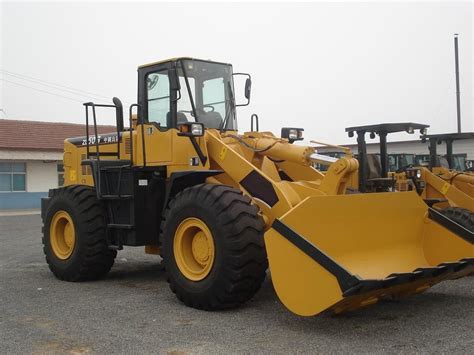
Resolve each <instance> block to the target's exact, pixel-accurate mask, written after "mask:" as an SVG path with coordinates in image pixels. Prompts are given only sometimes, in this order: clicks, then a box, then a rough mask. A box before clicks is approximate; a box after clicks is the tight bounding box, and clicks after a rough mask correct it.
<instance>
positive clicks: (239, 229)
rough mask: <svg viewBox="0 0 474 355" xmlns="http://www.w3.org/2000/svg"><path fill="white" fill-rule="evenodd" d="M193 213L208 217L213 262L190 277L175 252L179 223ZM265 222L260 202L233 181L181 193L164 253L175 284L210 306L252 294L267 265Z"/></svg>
mask: <svg viewBox="0 0 474 355" xmlns="http://www.w3.org/2000/svg"><path fill="white" fill-rule="evenodd" d="M188 217H196V218H199V219H200V220H201V221H203V222H204V223H205V224H206V225H207V226H208V228H209V229H210V231H211V233H212V236H213V239H214V247H215V259H214V264H213V266H212V269H211V271H210V273H209V274H208V275H207V276H206V277H205V278H204V279H203V280H201V281H191V280H189V279H188V278H186V277H185V276H184V275H183V274H182V273H181V271H180V270H179V268H178V266H177V265H176V261H175V257H174V251H173V241H174V237H175V231H176V228H177V227H178V226H179V224H180V223H181V221H183V220H184V219H185V218H188ZM263 228H264V223H263V219H262V217H261V216H260V215H259V214H258V207H257V206H255V205H253V204H252V203H251V199H250V198H248V197H247V196H243V195H242V193H241V192H240V191H239V190H237V189H234V188H232V187H229V186H224V185H216V184H202V185H196V186H193V187H190V188H187V189H185V190H183V191H182V192H180V193H179V194H177V195H176V196H175V197H174V198H173V199H172V200H171V201H170V203H169V206H168V208H167V209H166V211H165V214H164V217H163V223H162V231H163V234H162V236H163V248H162V253H163V255H162V256H163V259H164V265H165V269H166V273H167V276H168V282H169V283H170V288H171V290H172V291H173V292H174V293H175V294H176V296H177V297H178V299H179V300H181V301H182V302H183V303H184V304H186V305H187V306H190V307H193V308H197V309H203V310H209V311H211V310H220V309H228V308H235V307H238V306H239V305H241V304H242V303H244V302H246V301H248V300H250V299H251V298H252V297H253V296H254V295H255V293H256V292H257V291H258V290H259V289H260V286H261V285H262V282H263V280H264V279H265V276H266V269H267V267H268V262H267V256H266V252H265V244H264V239H263Z"/></svg>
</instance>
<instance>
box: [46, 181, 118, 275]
mask: <svg viewBox="0 0 474 355" xmlns="http://www.w3.org/2000/svg"><path fill="white" fill-rule="evenodd" d="M49 197H51V200H50V203H49V205H48V208H47V211H46V212H45V213H44V220H43V251H44V254H45V256H46V262H47V263H48V265H49V268H50V270H51V271H52V272H53V274H54V275H55V276H56V277H57V278H58V279H60V280H64V281H85V280H96V279H99V278H101V277H103V276H105V275H106V274H107V273H108V272H109V271H110V269H111V267H112V265H113V264H114V259H115V256H116V255H117V252H116V251H115V250H110V249H109V248H108V247H107V243H106V237H105V233H106V220H105V211H104V209H103V207H102V205H101V203H100V202H99V201H98V200H97V195H96V192H95V190H94V189H93V188H91V187H89V186H83V185H72V186H67V187H63V188H59V189H54V190H50V193H49ZM60 210H62V211H65V212H67V213H68V214H69V215H70V216H71V218H72V221H73V223H74V227H75V232H76V244H75V246H74V250H73V252H72V254H71V256H70V257H69V258H68V259H66V260H62V259H59V258H58V257H57V256H56V255H55V254H54V252H53V250H52V248H51V243H50V237H49V233H50V223H51V220H52V218H53V216H54V214H55V213H56V212H57V211H60Z"/></svg>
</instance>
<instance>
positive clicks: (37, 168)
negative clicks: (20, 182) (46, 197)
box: [26, 160, 58, 192]
mask: <svg viewBox="0 0 474 355" xmlns="http://www.w3.org/2000/svg"><path fill="white" fill-rule="evenodd" d="M57 165H58V162H56V161H55V162H48V163H44V162H43V161H32V160H30V161H27V162H26V191H27V192H44V191H48V190H49V189H51V188H55V187H58V173H57Z"/></svg>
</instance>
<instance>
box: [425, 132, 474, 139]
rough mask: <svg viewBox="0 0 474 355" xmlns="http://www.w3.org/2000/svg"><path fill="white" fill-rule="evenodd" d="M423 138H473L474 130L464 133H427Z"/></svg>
mask: <svg viewBox="0 0 474 355" xmlns="http://www.w3.org/2000/svg"><path fill="white" fill-rule="evenodd" d="M423 138H428V139H431V138H436V139H437V140H454V141H455V140H459V139H472V138H474V132H463V133H438V134H425V135H424V136H423Z"/></svg>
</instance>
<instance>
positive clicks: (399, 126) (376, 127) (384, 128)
mask: <svg viewBox="0 0 474 355" xmlns="http://www.w3.org/2000/svg"><path fill="white" fill-rule="evenodd" d="M428 127H429V125H426V124H421V123H413V122H403V123H381V124H373V125H367V126H356V127H348V128H346V132H374V133H380V132H384V133H395V132H406V131H408V130H411V129H413V130H415V129H424V128H428Z"/></svg>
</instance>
